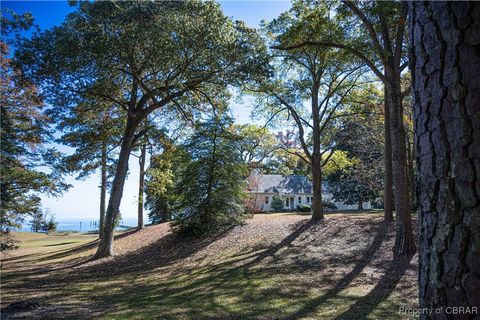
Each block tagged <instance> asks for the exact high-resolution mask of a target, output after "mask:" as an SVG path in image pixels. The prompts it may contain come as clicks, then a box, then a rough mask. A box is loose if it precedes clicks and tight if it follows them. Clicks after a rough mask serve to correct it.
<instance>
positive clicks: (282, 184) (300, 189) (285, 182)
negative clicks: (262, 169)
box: [249, 174, 328, 194]
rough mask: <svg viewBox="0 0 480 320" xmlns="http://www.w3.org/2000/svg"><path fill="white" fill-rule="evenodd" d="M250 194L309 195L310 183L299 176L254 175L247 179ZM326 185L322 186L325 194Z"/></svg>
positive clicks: (305, 178)
mask: <svg viewBox="0 0 480 320" xmlns="http://www.w3.org/2000/svg"><path fill="white" fill-rule="evenodd" d="M249 184H250V185H249V189H250V191H251V192H260V193H279V194H311V193H312V183H311V182H310V180H309V179H308V178H307V177H305V176H301V175H290V176H282V175H279V174H256V175H253V176H251V177H250V178H249ZM327 188H328V187H327V185H325V184H323V185H322V192H326V191H327V190H326V189H327Z"/></svg>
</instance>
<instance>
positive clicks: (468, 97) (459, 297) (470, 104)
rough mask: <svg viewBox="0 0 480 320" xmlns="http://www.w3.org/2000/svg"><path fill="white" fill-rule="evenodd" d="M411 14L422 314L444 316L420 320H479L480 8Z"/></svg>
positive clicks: (441, 7)
mask: <svg viewBox="0 0 480 320" xmlns="http://www.w3.org/2000/svg"><path fill="white" fill-rule="evenodd" d="M409 14H410V18H409V26H410V43H411V47H412V55H411V57H412V61H411V62H410V69H411V72H412V79H413V84H412V89H413V93H414V109H415V113H414V114H415V141H416V144H417V157H416V160H417V169H418V180H417V181H418V184H419V190H420V193H419V195H418V196H419V198H418V202H419V208H420V229H421V235H420V278H419V280H420V285H419V286H420V288H419V294H420V307H421V308H432V309H433V310H437V309H438V310H443V312H442V313H440V314H433V315H431V316H427V315H425V314H423V315H422V316H421V319H475V318H478V310H479V309H480V290H479V288H480V219H479V217H480V211H479V208H480V207H479V206H480V111H479V106H480V104H479V101H480V55H479V52H478V46H479V44H480V33H479V30H480V3H479V2H414V1H412V2H410V4H409ZM446 307H477V309H476V310H477V312H476V314H472V313H466V312H463V314H458V315H454V314H451V313H450V314H449V313H447V312H446V311H448V309H447V308H446ZM464 310H465V309H464ZM469 310H472V309H469Z"/></svg>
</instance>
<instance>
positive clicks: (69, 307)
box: [1, 212, 418, 320]
mask: <svg viewBox="0 0 480 320" xmlns="http://www.w3.org/2000/svg"><path fill="white" fill-rule="evenodd" d="M16 237H17V239H19V240H21V241H22V243H21V247H20V249H19V250H17V251H15V252H14V253H12V254H11V255H10V256H9V257H7V259H6V261H5V264H4V267H3V270H2V301H1V304H2V308H4V309H3V310H2V313H3V314H2V319H4V318H6V319H337V320H340V319H407V318H406V317H405V316H404V315H401V314H399V313H398V310H399V307H416V306H417V296H418V292H417V287H416V286H417V285H416V280H417V256H414V257H407V258H402V259H393V256H392V250H391V248H392V246H393V240H394V230H393V227H392V226H390V227H388V228H387V227H385V226H384V225H383V223H382V218H381V213H379V212H373V213H371V214H329V215H327V216H326V218H325V220H324V221H322V222H319V223H316V224H312V223H310V222H309V217H308V216H306V215H299V214H293V213H285V214H264V215H256V216H255V217H254V218H252V219H250V220H249V221H248V222H247V223H246V224H245V225H244V226H241V227H237V228H235V229H233V230H231V231H230V232H228V233H227V234H225V235H222V236H218V237H212V238H208V239H202V240H199V239H190V240H188V239H178V238H176V237H175V236H173V235H172V234H171V233H170V232H169V226H168V224H161V225H156V226H151V227H148V228H145V229H144V230H141V231H130V232H128V231H127V232H125V233H121V234H119V235H117V240H116V241H115V254H116V256H115V257H113V258H108V259H103V260H101V261H89V260H88V258H89V257H90V256H91V255H92V254H93V253H94V251H95V247H96V245H97V243H96V240H95V236H93V235H80V234H71V235H58V236H47V235H40V234H32V233H17V234H16ZM15 302H16V303H17V304H16V305H17V306H18V305H20V307H17V309H15V310H13V309H14V308H13V307H12V305H10V304H11V303H15ZM18 302H25V303H24V304H23V305H21V304H18ZM8 305H10V307H7V306H8ZM5 308H6V309H5Z"/></svg>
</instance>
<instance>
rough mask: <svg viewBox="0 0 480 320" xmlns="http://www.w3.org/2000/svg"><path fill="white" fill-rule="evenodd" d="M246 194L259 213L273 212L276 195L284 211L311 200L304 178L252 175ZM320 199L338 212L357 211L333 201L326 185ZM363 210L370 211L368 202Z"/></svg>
mask: <svg viewBox="0 0 480 320" xmlns="http://www.w3.org/2000/svg"><path fill="white" fill-rule="evenodd" d="M248 192H249V193H250V194H251V195H252V196H253V197H254V201H255V205H256V207H257V209H258V210H259V211H263V212H266V211H273V209H272V200H273V197H274V196H275V195H278V196H280V197H281V199H282V200H283V206H284V209H288V210H294V209H296V208H297V206H298V205H301V204H308V205H310V204H311V203H312V200H313V194H312V183H311V182H310V180H309V179H308V178H307V177H305V176H300V175H290V176H282V175H278V174H252V175H251V176H250V177H249V178H248ZM322 199H323V200H324V201H332V202H333V203H335V205H336V206H337V209H338V210H357V209H358V206H357V205H356V204H355V205H346V204H344V203H343V202H340V201H335V199H333V196H332V194H331V193H330V192H329V190H328V185H327V184H326V183H323V184H322ZM363 208H364V209H371V208H372V206H371V204H370V202H364V203H363Z"/></svg>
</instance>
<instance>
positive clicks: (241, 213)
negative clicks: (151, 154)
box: [175, 111, 247, 234]
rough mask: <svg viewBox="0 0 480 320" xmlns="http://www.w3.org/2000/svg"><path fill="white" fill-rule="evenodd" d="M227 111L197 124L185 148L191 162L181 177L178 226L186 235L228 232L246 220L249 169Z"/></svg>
mask: <svg viewBox="0 0 480 320" xmlns="http://www.w3.org/2000/svg"><path fill="white" fill-rule="evenodd" d="M232 124H233V122H232V120H231V119H229V118H228V117H226V115H225V113H224V112H221V111H220V112H218V113H216V114H214V115H213V118H212V119H210V120H208V121H206V122H202V123H200V124H198V125H197V130H196V132H195V133H194V134H193V136H192V137H191V138H190V139H188V140H187V142H186V144H185V149H186V150H187V152H188V153H189V154H190V156H191V162H190V163H189V164H188V165H187V166H186V168H185V170H184V171H183V172H182V173H181V175H180V181H179V183H178V185H177V191H178V193H180V194H181V195H182V196H181V199H180V201H179V203H178V207H177V210H178V218H177V220H176V223H175V227H176V228H177V229H178V231H179V232H181V233H185V234H208V233H217V232H222V231H225V230H227V229H229V228H231V227H233V226H235V225H238V224H239V223H241V222H242V221H243V219H244V218H245V208H244V198H245V187H246V185H245V181H244V177H245V176H246V173H247V166H246V165H245V164H244V163H243V161H242V158H241V154H240V152H239V146H238V144H239V142H240V140H241V137H239V136H238V135H236V134H235V130H234V128H233V125H232Z"/></svg>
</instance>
